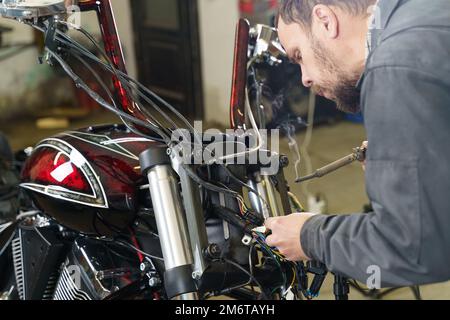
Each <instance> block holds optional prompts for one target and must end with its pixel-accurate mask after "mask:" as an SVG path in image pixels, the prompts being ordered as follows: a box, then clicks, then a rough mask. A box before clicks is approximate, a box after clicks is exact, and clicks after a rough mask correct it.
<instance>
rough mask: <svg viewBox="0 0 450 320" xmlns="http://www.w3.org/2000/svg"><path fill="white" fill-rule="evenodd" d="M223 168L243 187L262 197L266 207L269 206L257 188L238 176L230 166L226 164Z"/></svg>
mask: <svg viewBox="0 0 450 320" xmlns="http://www.w3.org/2000/svg"><path fill="white" fill-rule="evenodd" d="M223 168H224V169H225V171H226V173H227V174H228V176H229V177H230V178H231V179H233V180H234V181H235V182H236V183H238V184H239V185H240V186H241V187H243V188H246V189H247V190H249V191H251V192H252V193H254V194H255V195H256V196H257V197H258V198H260V199H261V201H262V202H263V204H265V205H266V207H267V208H268V207H269V205H268V204H267V201H266V200H265V199H264V198H263V197H262V196H261V194H260V193H259V192H258V191H257V190H255V189H254V188H252V187H251V186H249V185H248V184H246V183H245V182H244V181H242V180H240V179H239V178H238V177H236V175H235V174H234V173H233V172H232V171H231V170H230V168H228V166H227V165H224V166H223Z"/></svg>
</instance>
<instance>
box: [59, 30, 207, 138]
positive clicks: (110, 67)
mask: <svg viewBox="0 0 450 320" xmlns="http://www.w3.org/2000/svg"><path fill="white" fill-rule="evenodd" d="M82 30H83V31H84V32H83V31H82ZM79 31H80V32H83V34H85V35H86V36H88V37H89V39H90V40H91V41H93V43H94V45H95V46H96V47H97V48H98V49H99V50H100V51H101V52H102V54H104V52H103V50H102V49H101V48H100V46H99V45H98V43H97V42H96V40H95V39H93V38H92V36H91V35H89V33H88V32H87V31H85V30H84V29H81V30H79ZM57 33H58V34H59V35H61V36H62V37H63V38H65V39H66V40H68V41H69V43H70V44H69V43H67V42H66V41H61V39H57V40H58V41H61V42H62V43H65V44H68V45H70V46H72V47H73V48H75V49H77V50H81V51H83V53H85V54H86V55H88V56H89V58H91V59H92V60H94V61H96V62H97V63H99V64H101V65H103V66H104V67H105V68H107V69H108V70H109V71H110V72H112V73H114V74H115V75H116V77H117V78H118V80H119V81H120V80H122V81H123V80H124V79H125V80H127V81H130V82H132V83H133V84H135V85H136V86H137V87H138V88H140V90H142V91H144V92H145V93H147V94H148V95H149V96H151V97H152V98H154V99H156V100H157V101H158V102H159V103H161V104H162V105H164V106H165V107H166V108H168V109H169V110H170V111H171V112H172V113H174V114H175V115H176V116H177V117H178V118H179V119H180V120H181V121H182V122H183V123H184V124H185V125H186V126H187V127H188V128H189V129H190V130H191V131H192V133H194V136H195V137H196V138H197V140H198V142H199V143H201V141H202V140H201V139H200V138H199V137H198V133H197V132H196V130H195V128H194V127H193V126H192V125H191V124H190V123H189V121H188V120H187V119H186V118H185V117H184V116H183V115H182V114H181V113H180V112H179V111H178V110H176V109H175V108H174V107H173V106H171V105H170V104H169V103H168V102H166V101H165V100H164V99H162V98H161V97H159V96H158V95H157V94H156V93H154V92H153V91H151V90H149V89H148V88H146V87H145V86H143V85H142V84H141V83H139V82H138V81H136V80H134V79H133V78H131V77H129V76H128V75H127V74H125V73H124V72H122V71H120V70H117V69H116V68H115V67H114V66H113V65H112V64H111V65H107V64H106V63H105V62H103V61H101V60H100V59H98V58H97V57H96V56H95V55H92V53H91V52H90V51H89V50H87V49H85V48H84V47H83V46H82V45H81V44H79V43H78V42H77V41H75V40H73V39H71V38H70V37H68V36H67V35H65V34H64V33H63V32H61V31H59V30H58V31H57ZM106 58H108V57H107V56H106ZM108 60H109V58H108ZM118 75H120V77H119V76H118ZM121 83H122V82H121ZM153 104H154V103H153V102H152V106H153V107H155V105H153ZM155 109H157V111H158V112H159V113H160V114H161V115H162V116H163V117H165V118H166V120H167V119H168V121H170V122H172V120H171V119H170V118H169V117H168V116H167V115H166V114H165V113H164V112H163V111H162V110H161V109H159V108H158V107H156V108H155ZM158 109H159V110H158ZM175 126H176V124H175Z"/></svg>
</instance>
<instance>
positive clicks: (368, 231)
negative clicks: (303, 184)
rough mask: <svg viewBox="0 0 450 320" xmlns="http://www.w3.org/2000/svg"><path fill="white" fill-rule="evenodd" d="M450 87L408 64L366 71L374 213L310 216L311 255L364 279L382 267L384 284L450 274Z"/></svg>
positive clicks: (306, 233) (306, 243) (305, 238)
mask: <svg viewBox="0 0 450 320" xmlns="http://www.w3.org/2000/svg"><path fill="white" fill-rule="evenodd" d="M449 89H450V88H449V81H448V79H445V80H443V79H439V78H435V77H433V76H432V75H429V74H426V73H421V72H419V71H416V70H414V69H412V68H408V67H398V66H394V67H389V66H381V67H377V68H374V69H372V70H369V71H368V72H366V75H365V80H364V82H363V88H362V105H363V112H364V117H365V122H366V129H367V135H368V140H369V150H368V158H367V166H366V187H367V192H368V195H369V198H370V200H371V202H372V206H373V209H374V212H372V213H369V214H355V215H333V216H326V215H318V216H316V217H313V218H312V219H310V220H309V221H308V222H307V223H306V224H305V225H304V228H303V229H302V233H301V243H302V247H303V249H304V251H305V253H306V254H307V255H308V256H309V257H310V258H312V259H314V260H317V261H321V262H323V263H325V264H326V265H327V267H328V268H329V269H330V270H331V271H333V272H337V273H340V274H343V275H345V276H347V277H349V278H353V279H356V280H359V281H361V282H363V283H367V280H368V279H369V278H370V277H371V276H372V275H373V274H374V273H373V272H374V270H379V275H380V277H381V278H380V281H381V287H396V286H408V285H413V284H416V285H418V284H425V283H433V282H440V281H446V280H448V279H450V268H449V267H448V266H449V265H450V259H449V256H450V254H449V253H450V196H449V195H450V194H449V191H450V182H449V181H450V148H449V147H448V143H449V142H448V141H450V129H449V123H450V90H449ZM444 145H445V147H444Z"/></svg>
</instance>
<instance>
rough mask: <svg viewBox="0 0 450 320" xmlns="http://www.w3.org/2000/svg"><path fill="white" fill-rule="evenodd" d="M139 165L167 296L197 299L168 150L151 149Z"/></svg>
mask: <svg viewBox="0 0 450 320" xmlns="http://www.w3.org/2000/svg"><path fill="white" fill-rule="evenodd" d="M140 163H141V170H142V172H144V173H145V174H146V175H147V177H148V181H149V188H150V195H151V199H152V203H153V209H154V214H155V219H156V224H157V227H158V234H159V240H160V243H161V250H162V254H163V258H164V266H165V273H164V285H165V289H166V294H167V296H168V298H169V299H177V300H197V299H198V293H197V289H196V285H195V282H194V279H193V278H192V271H193V269H192V266H193V257H192V251H191V248H190V241H189V237H188V227H187V222H186V218H185V215H184V212H183V209H182V207H181V203H182V202H181V199H180V196H179V190H178V183H177V179H176V176H175V173H174V171H173V170H172V166H171V162H170V158H169V157H168V155H167V149H165V148H151V149H149V150H147V151H145V152H143V153H142V154H141V156H140Z"/></svg>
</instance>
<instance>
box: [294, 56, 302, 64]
mask: <svg viewBox="0 0 450 320" xmlns="http://www.w3.org/2000/svg"><path fill="white" fill-rule="evenodd" d="M295 62H297V63H301V62H302V55H301V54H296V55H295Z"/></svg>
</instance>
